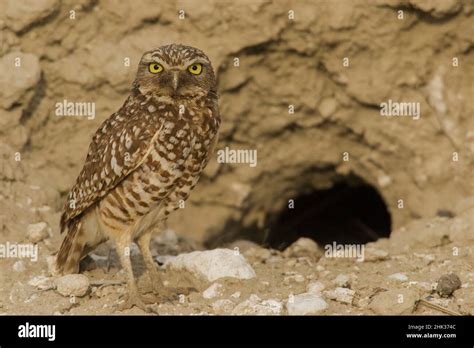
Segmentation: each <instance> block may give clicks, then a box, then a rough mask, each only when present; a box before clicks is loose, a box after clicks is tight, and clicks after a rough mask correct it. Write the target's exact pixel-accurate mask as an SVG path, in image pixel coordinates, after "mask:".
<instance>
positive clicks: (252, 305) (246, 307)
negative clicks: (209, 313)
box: [232, 294, 283, 315]
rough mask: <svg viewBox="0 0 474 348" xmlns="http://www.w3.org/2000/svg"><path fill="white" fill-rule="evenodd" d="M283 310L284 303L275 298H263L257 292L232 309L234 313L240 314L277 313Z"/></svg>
mask: <svg viewBox="0 0 474 348" xmlns="http://www.w3.org/2000/svg"><path fill="white" fill-rule="evenodd" d="M282 310H283V304H282V303H281V302H280V301H277V300H275V299H268V300H263V301H262V300H261V299H260V297H258V296H257V295H255V294H252V295H250V297H249V299H248V300H246V301H244V302H241V303H239V304H238V305H237V306H236V307H235V308H234V309H233V311H232V314H240V315H249V314H250V315H252V314H254V315H255V314H256V315H276V314H280V313H281V311H282Z"/></svg>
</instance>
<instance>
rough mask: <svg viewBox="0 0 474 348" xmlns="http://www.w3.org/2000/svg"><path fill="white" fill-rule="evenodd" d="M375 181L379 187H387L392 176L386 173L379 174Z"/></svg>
mask: <svg viewBox="0 0 474 348" xmlns="http://www.w3.org/2000/svg"><path fill="white" fill-rule="evenodd" d="M377 183H378V184H379V186H380V187H387V186H388V185H390V184H391V183H392V178H391V177H390V176H388V175H380V176H379V177H378V178H377Z"/></svg>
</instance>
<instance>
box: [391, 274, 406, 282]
mask: <svg viewBox="0 0 474 348" xmlns="http://www.w3.org/2000/svg"><path fill="white" fill-rule="evenodd" d="M388 278H389V279H394V280H398V281H401V282H406V281H407V280H408V277H407V275H406V274H405V273H394V274H391V275H389V276H388Z"/></svg>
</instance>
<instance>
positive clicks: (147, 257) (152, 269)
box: [137, 232, 163, 294]
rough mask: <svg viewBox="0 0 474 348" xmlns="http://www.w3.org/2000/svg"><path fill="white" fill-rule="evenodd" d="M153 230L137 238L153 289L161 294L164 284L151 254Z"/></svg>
mask: <svg viewBox="0 0 474 348" xmlns="http://www.w3.org/2000/svg"><path fill="white" fill-rule="evenodd" d="M151 236H152V234H151V232H147V233H143V234H142V235H141V236H140V237H138V239H137V244H138V247H139V248H140V251H141V252H142V255H143V261H144V262H145V266H146V269H147V271H148V275H149V276H150V280H151V283H152V286H153V290H154V292H155V294H159V292H160V288H161V287H162V286H163V283H162V281H161V277H160V273H159V271H158V268H157V267H156V264H155V261H154V260H153V256H152V255H151V251H150V239H151Z"/></svg>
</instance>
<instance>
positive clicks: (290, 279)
mask: <svg viewBox="0 0 474 348" xmlns="http://www.w3.org/2000/svg"><path fill="white" fill-rule="evenodd" d="M304 281H305V278H304V277H303V276H302V275H301V274H292V275H289V276H286V277H285V278H283V283H284V284H285V285H289V284H291V283H303V282H304Z"/></svg>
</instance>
